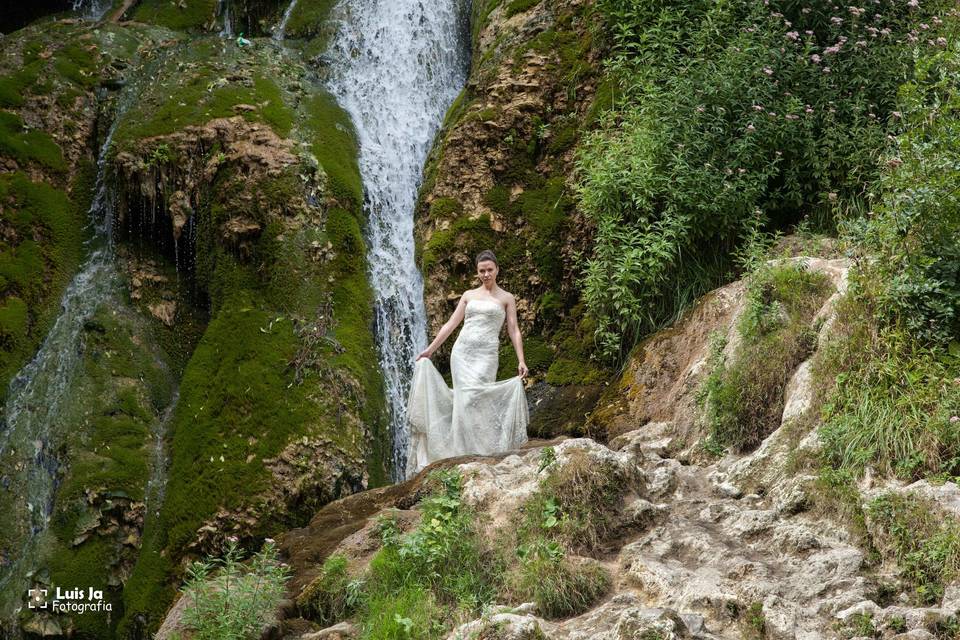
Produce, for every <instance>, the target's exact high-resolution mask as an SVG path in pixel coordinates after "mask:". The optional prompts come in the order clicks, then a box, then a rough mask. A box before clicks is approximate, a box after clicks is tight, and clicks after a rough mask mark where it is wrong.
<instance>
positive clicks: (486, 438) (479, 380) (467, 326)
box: [407, 251, 528, 477]
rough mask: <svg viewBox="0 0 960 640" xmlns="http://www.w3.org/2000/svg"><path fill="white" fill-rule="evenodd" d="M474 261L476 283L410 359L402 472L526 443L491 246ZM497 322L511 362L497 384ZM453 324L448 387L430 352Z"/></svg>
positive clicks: (508, 313)
mask: <svg viewBox="0 0 960 640" xmlns="http://www.w3.org/2000/svg"><path fill="white" fill-rule="evenodd" d="M476 265H477V276H478V277H479V279H480V286H479V287H477V288H476V289H470V290H469V291H466V292H464V294H463V295H462V296H460V302H459V304H457V308H456V310H455V311H454V312H453V314H452V315H451V316H450V319H449V320H447V322H446V324H444V325H443V327H442V328H441V329H440V331H439V333H437V337H436V338H434V339H433V342H431V343H430V346H428V347H427V348H426V349H424V350H423V352H422V353H421V354H420V355H419V356H417V360H416V363H415V364H414V373H413V384H412V386H411V389H410V398H409V400H408V402H407V417H408V419H409V421H410V448H409V450H408V454H407V476H408V477H409V476H411V475H413V474H415V473H417V472H418V471H420V470H421V469H422V468H423V467H425V466H426V465H428V464H430V463H431V462H433V461H434V460H439V459H441V458H449V457H451V456H459V455H464V454H468V453H475V454H491V453H498V452H501V451H507V450H509V449H515V448H517V447H518V446H520V445H521V444H523V443H524V442H526V441H527V419H528V414H527V399H526V396H525V395H524V392H523V382H522V378H523V377H525V376H526V375H527V364H526V362H525V361H524V357H523V341H522V338H521V336H520V328H519V327H518V325H517V302H516V300H515V299H514V297H513V296H512V295H511V294H509V293H507V292H506V291H504V290H503V289H501V288H500V287H499V286H498V285H497V274H498V273H499V271H500V267H499V265H498V264H497V258H496V256H495V255H493V252H492V251H482V252H480V254H479V255H478V256H477V259H476ZM504 319H506V321H507V333H508V334H509V336H510V340H511V342H513V348H514V350H515V351H516V352H517V361H518V363H519V364H518V365H517V375H516V376H514V377H512V378H509V379H507V380H501V381H499V382H497V381H496V377H497V367H498V354H497V352H498V351H499V347H500V344H499V336H500V329H501V327H503V321H504ZM461 321H463V329H462V330H461V331H460V335H459V336H457V340H456V342H454V344H453V350H452V351H451V352H450V372H451V374H452V377H453V389H450V388H449V387H448V386H447V383H446V382H445V381H444V379H443V377H442V376H441V375H440V373H439V372H438V371H437V370H436V368H435V367H434V366H433V363H432V362H431V361H430V357H431V356H432V355H433V354H434V352H436V350H437V348H438V347H439V346H440V345H441V344H443V342H444V340H446V339H447V338H448V337H449V336H450V334H451V333H453V330H454V329H456V328H457V326H458V325H459V324H460V322H461Z"/></svg>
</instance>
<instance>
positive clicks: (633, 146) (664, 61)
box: [578, 0, 939, 360]
mask: <svg viewBox="0 0 960 640" xmlns="http://www.w3.org/2000/svg"><path fill="white" fill-rule="evenodd" d="M915 4H916V3H910V4H909V5H908V4H904V3H899V2H892V1H890V0H885V1H883V2H880V3H876V4H873V5H868V6H867V8H865V9H864V8H859V7H854V6H851V7H849V8H847V10H846V11H840V10H837V9H836V8H835V7H832V5H831V4H830V3H829V2H825V1H818V0H815V1H813V2H809V3H802V4H798V3H792V2H785V1H776V0H773V1H771V2H764V3H760V2H752V1H746V0H743V1H735V2H727V3H713V2H694V3H681V2H673V1H662V2H653V3H640V4H638V3H636V2H632V1H631V0H602V1H601V2H599V3H598V8H599V10H600V12H601V14H602V15H603V16H604V17H605V18H606V23H607V25H608V39H609V40H610V44H611V47H612V54H611V60H610V63H609V73H610V74H611V75H612V76H613V77H614V78H615V80H616V81H617V82H618V84H619V88H620V90H621V92H622V94H623V98H622V99H621V100H618V101H617V103H616V105H615V106H614V107H613V108H612V109H611V110H610V111H608V112H607V113H606V114H605V115H603V116H602V117H601V119H600V127H599V129H598V130H597V131H596V132H594V133H592V134H591V135H589V136H588V137H587V139H586V140H585V142H584V144H583V145H582V147H581V149H580V150H579V156H578V173H579V184H578V195H579V199H580V203H581V206H582V208H583V210H584V211H585V213H586V214H587V215H588V216H589V217H590V219H591V220H592V221H593V222H594V224H595V225H596V228H597V233H596V240H595V245H594V249H593V255H592V256H591V257H590V259H589V261H588V263H587V265H586V270H585V284H584V289H585V293H584V296H585V300H586V302H587V303H588V305H589V307H590V309H591V312H592V313H593V314H594V315H595V316H596V317H597V319H598V322H599V325H598V329H597V337H598V340H599V344H600V346H601V348H602V351H603V353H604V354H605V355H606V356H608V357H610V358H612V359H614V360H616V359H619V358H622V357H623V356H624V355H625V354H626V353H627V352H628V351H629V349H630V348H631V347H632V346H633V344H634V343H635V341H636V340H637V339H638V338H639V337H640V336H642V335H643V334H644V333H645V332H646V331H649V330H650V329H651V328H653V327H655V326H657V324H658V323H659V322H661V321H662V320H663V317H664V316H665V315H670V314H671V313H673V309H674V308H675V305H671V304H665V302H664V301H667V302H669V301H670V300H672V299H674V298H676V296H677V295H678V292H679V291H682V289H683V285H684V283H685V282H686V281H687V280H688V279H689V278H688V276H687V272H688V271H689V270H690V269H691V265H703V266H706V265H716V266H715V268H714V269H706V271H707V272H708V274H710V272H711V271H713V272H714V273H712V275H708V277H706V278H704V283H703V284H705V285H706V284H707V283H708V282H710V281H711V280H712V281H713V282H716V281H718V280H719V279H721V278H722V277H723V275H724V273H725V271H726V270H727V268H728V266H729V264H728V263H725V262H724V258H725V257H727V256H729V254H730V252H731V250H732V249H734V248H735V247H736V246H737V245H738V244H739V243H740V242H741V241H742V239H743V238H744V237H745V236H746V235H747V234H748V233H749V229H751V228H752V227H754V226H755V225H756V224H757V223H758V222H759V224H760V225H762V226H764V227H767V228H782V227H784V226H787V225H790V224H794V223H797V222H799V221H801V220H802V219H804V218H810V219H813V220H816V221H818V222H819V224H820V226H823V227H827V228H829V227H831V226H833V225H834V224H835V222H836V219H837V216H838V215H839V212H841V211H844V210H846V209H848V208H851V207H853V206H854V205H855V204H856V203H858V202H859V200H860V198H861V197H862V191H863V186H864V183H869V182H871V181H872V180H874V179H875V177H876V173H877V167H876V161H875V156H876V152H877V150H878V149H879V148H881V147H882V145H883V144H884V141H885V136H886V134H887V130H888V121H889V117H890V114H891V113H892V111H893V110H894V106H895V105H894V100H895V98H896V94H897V87H898V85H899V84H900V83H901V82H903V80H904V79H905V78H906V77H907V74H908V72H909V69H910V66H911V63H912V55H911V47H910V46H909V44H908V41H915V40H916V39H917V38H918V35H917V34H918V30H919V29H921V27H919V26H917V25H918V23H922V22H924V20H925V19H928V18H929V16H930V14H932V13H935V12H936V11H937V10H938V9H939V5H937V4H936V3H931V4H930V5H929V6H927V5H926V4H924V6H923V8H922V9H920V8H918V9H914V8H913V7H914V5H915ZM937 20H939V18H938V19H937ZM929 21H930V22H933V24H934V27H931V28H930V29H935V28H936V24H937V23H936V22H934V21H932V20H929ZM924 26H926V27H929V25H926V24H925V25H924ZM929 33H932V31H928V32H927V33H924V34H923V36H924V37H929V36H928V34H929Z"/></svg>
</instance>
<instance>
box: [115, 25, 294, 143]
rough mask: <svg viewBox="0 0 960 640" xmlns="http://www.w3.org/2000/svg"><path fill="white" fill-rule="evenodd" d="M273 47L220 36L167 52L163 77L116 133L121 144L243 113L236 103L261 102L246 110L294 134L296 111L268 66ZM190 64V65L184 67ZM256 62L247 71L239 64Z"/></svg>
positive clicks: (256, 118) (160, 71)
mask: <svg viewBox="0 0 960 640" xmlns="http://www.w3.org/2000/svg"><path fill="white" fill-rule="evenodd" d="M271 55H273V53H272V52H269V51H266V50H262V51H261V50H256V49H252V48H250V47H237V46H236V45H234V44H233V43H231V42H227V41H224V40H222V39H220V38H214V37H209V38H203V39H199V40H194V41H191V42H188V43H187V44H184V45H181V46H179V47H178V48H177V49H176V50H175V51H172V52H170V53H168V54H167V56H166V57H165V58H164V60H163V62H162V63H161V64H160V66H159V68H158V69H157V72H156V73H157V76H158V77H159V78H160V80H159V81H158V82H156V83H153V84H151V85H149V86H148V87H147V88H146V90H145V91H143V92H142V93H141V95H140V98H139V99H138V100H137V103H136V104H135V105H134V106H133V107H132V108H130V109H129V110H128V111H127V112H126V113H125V115H124V119H123V121H122V122H121V123H120V125H119V126H118V127H117V131H116V133H115V134H114V147H115V149H116V150H118V151H119V150H124V149H128V148H129V147H131V146H134V145H136V144H138V143H139V141H140V140H141V139H143V138H150V137H154V136H161V135H166V134H169V133H173V132H174V131H178V130H182V129H183V128H184V127H187V126H189V125H200V124H205V123H207V122H209V121H210V120H212V119H214V118H225V117H230V116H235V115H238V113H237V111H236V110H235V109H234V107H235V106H236V105H238V104H247V105H252V106H254V107H255V109H253V110H245V111H243V112H242V113H241V115H242V116H243V117H244V118H245V119H246V120H249V121H251V122H263V123H266V124H268V125H270V127H271V128H272V129H273V130H274V131H275V132H276V133H277V135H279V136H281V137H286V136H288V135H289V134H290V130H291V127H292V124H293V120H294V115H293V112H292V111H291V110H290V109H289V108H288V107H287V106H286V105H285V104H284V100H283V95H282V93H281V90H280V87H279V85H278V81H279V80H280V79H281V77H280V76H279V70H277V69H275V71H277V74H278V75H273V72H272V71H268V70H267V69H268V68H269V67H270V66H271V65H273V64H274V60H273V59H272V58H271V57H270V56H271ZM184 66H186V69H184V68H183V67H184ZM244 67H250V68H253V69H254V71H252V72H250V73H249V74H248V76H247V75H246V74H243V73H240V74H238V73H237V69H242V68H244Z"/></svg>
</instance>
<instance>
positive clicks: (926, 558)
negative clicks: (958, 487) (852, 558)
mask: <svg viewBox="0 0 960 640" xmlns="http://www.w3.org/2000/svg"><path fill="white" fill-rule="evenodd" d="M867 515H868V516H869V518H870V521H871V522H872V524H873V526H872V527H871V533H872V535H873V540H874V544H875V545H876V546H877V548H878V549H880V550H881V552H883V553H884V554H885V555H886V556H887V557H888V558H889V559H892V560H895V561H896V563H897V566H898V568H899V572H900V577H901V578H903V579H904V580H905V581H906V582H907V583H909V584H910V585H912V586H913V588H914V592H915V595H916V598H917V600H918V601H919V602H921V603H922V604H925V605H932V604H935V603H939V602H940V600H941V599H942V598H943V589H944V586H945V585H947V584H949V583H950V582H951V581H952V580H954V579H955V578H956V577H957V576H958V575H960V522H958V521H957V520H956V519H954V518H950V517H944V516H943V515H942V514H941V513H940V512H939V508H938V507H937V506H936V505H934V504H931V503H930V501H929V500H925V499H923V498H921V497H920V496H918V495H915V494H903V495H900V494H896V493H887V494H884V495H881V496H880V497H878V498H876V499H874V500H873V501H872V502H871V503H870V504H869V505H868V506H867Z"/></svg>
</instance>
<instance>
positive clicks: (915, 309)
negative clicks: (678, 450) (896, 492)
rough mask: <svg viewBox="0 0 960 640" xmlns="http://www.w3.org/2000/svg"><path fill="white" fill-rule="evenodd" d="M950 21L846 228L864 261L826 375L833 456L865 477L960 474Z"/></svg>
mask: <svg viewBox="0 0 960 640" xmlns="http://www.w3.org/2000/svg"><path fill="white" fill-rule="evenodd" d="M938 26H939V28H940V29H941V31H942V33H944V34H945V35H946V36H947V37H946V38H944V37H940V38H937V39H933V38H932V37H931V38H928V42H927V43H926V45H925V46H924V47H923V48H922V49H919V50H918V57H917V62H916V66H915V70H914V74H913V77H912V78H911V80H910V81H909V82H907V83H905V84H904V85H903V87H902V88H901V90H900V98H899V100H900V102H899V104H898V109H899V110H898V111H896V112H895V113H894V115H895V116H896V121H897V122H898V123H899V124H898V125H897V133H898V135H897V136H896V137H894V138H893V142H892V144H891V145H890V149H889V150H888V152H887V154H886V158H885V160H886V161H885V163H884V172H883V175H882V177H881V178H880V180H878V181H877V183H876V185H875V188H874V189H873V190H872V192H871V194H870V195H871V201H872V205H871V208H870V215H869V216H867V217H866V218H864V219H861V220H857V221H850V222H848V223H846V224H844V225H843V231H844V235H845V237H846V240H847V242H848V244H850V245H851V246H853V247H855V248H856V249H857V250H858V254H859V255H858V267H857V268H856V269H855V270H854V271H853V273H852V275H851V286H850V293H849V295H848V296H847V299H846V300H845V301H844V302H843V304H842V305H841V306H840V308H839V318H838V322H837V325H836V326H837V329H838V330H837V334H838V335H837V339H836V340H834V341H833V342H832V343H831V344H830V345H828V350H827V353H826V354H825V355H826V357H825V358H824V359H823V363H822V366H821V367H820V368H819V371H818V377H819V378H821V379H834V380H836V386H835V389H834V391H833V393H832V397H831V398H830V399H829V402H828V403H827V405H826V406H825V407H824V425H823V428H822V432H821V433H822V436H823V440H824V445H825V446H824V455H823V463H824V465H825V466H827V467H830V468H840V469H847V470H850V471H851V472H852V473H854V474H859V473H862V471H863V470H864V469H865V468H866V467H867V466H873V467H875V468H876V469H877V470H879V471H881V472H893V473H895V474H897V475H898V476H901V477H903V478H907V479H915V478H919V477H924V476H939V477H941V478H944V477H951V476H956V475H958V474H960V417H958V415H960V378H958V377H957V370H958V366H960V344H958V343H957V342H956V340H957V336H958V335H960V333H958V330H960V325H958V324H957V322H958V317H960V316H958V310H960V306H958V305H960V282H958V280H957V273H958V269H960V205H958V194H957V192H956V187H955V185H956V181H957V179H958V177H960V175H958V171H960V111H958V107H960V100H958V96H960V90H958V87H960V50H958V48H957V47H956V46H955V43H956V42H957V38H956V35H957V34H958V33H960V14H958V12H957V11H956V10H954V11H953V12H951V13H950V14H949V15H947V16H946V19H945V20H944V21H943V24H942V25H938ZM948 41H950V42H953V43H954V46H952V47H950V48H944V47H945V45H946V43H947V42H948Z"/></svg>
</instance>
